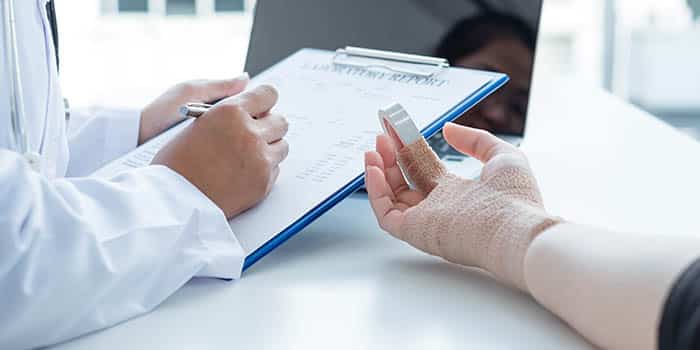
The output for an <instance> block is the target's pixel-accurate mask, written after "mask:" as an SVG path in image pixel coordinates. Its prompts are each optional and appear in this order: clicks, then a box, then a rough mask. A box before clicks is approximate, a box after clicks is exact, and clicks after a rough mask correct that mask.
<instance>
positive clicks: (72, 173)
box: [66, 108, 141, 177]
mask: <svg viewBox="0 0 700 350" xmlns="http://www.w3.org/2000/svg"><path fill="white" fill-rule="evenodd" d="M140 123H141V111H139V110H136V109H117V108H99V109H98V108H91V109H76V110H74V111H72V113H71V118H70V120H69V122H68V145H69V151H70V160H69V162H68V170H67V174H66V176H68V177H78V176H87V175H89V174H91V173H92V172H94V171H95V170H97V169H99V168H100V167H102V166H103V165H105V164H106V163H107V162H109V161H111V160H114V159H116V158H118V157H119V156H122V155H124V154H125V153H127V152H129V151H131V150H133V149H134V148H136V146H137V144H138V136H139V127H140Z"/></svg>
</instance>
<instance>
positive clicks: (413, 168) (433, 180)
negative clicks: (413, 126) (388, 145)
mask: <svg viewBox="0 0 700 350" xmlns="http://www.w3.org/2000/svg"><path fill="white" fill-rule="evenodd" d="M395 144H396V143H395ZM397 149H398V151H397V159H398V162H399V164H400V165H401V169H402V170H403V172H404V175H405V176H406V177H407V180H408V182H409V183H410V184H411V185H412V186H413V187H414V188H415V189H416V190H418V191H420V192H422V193H423V194H425V195H427V194H428V193H430V192H431V191H432V190H433V189H434V188H435V187H436V186H437V185H438V181H439V180H440V178H441V177H443V176H444V175H445V174H446V173H447V170H446V169H445V166H444V165H443V164H442V162H441V161H440V159H439V158H438V156H437V154H435V152H433V150H432V148H430V146H429V145H428V143H427V142H426V141H425V139H424V138H422V137H421V138H420V139H418V141H415V142H414V143H412V144H410V145H407V146H403V147H398V145H397Z"/></svg>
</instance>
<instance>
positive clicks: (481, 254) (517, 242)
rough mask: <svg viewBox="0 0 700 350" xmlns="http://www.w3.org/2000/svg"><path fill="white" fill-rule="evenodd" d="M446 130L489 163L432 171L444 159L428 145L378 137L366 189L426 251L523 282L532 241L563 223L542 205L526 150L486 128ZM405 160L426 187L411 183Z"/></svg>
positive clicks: (384, 220) (383, 216) (390, 225)
mask: <svg viewBox="0 0 700 350" xmlns="http://www.w3.org/2000/svg"><path fill="white" fill-rule="evenodd" d="M443 133H444V136H445V138H446V139H447V141H448V142H449V143H450V145H452V146H453V147H454V148H455V149H457V150H459V151H461V152H463V153H465V154H468V155H470V156H473V157H475V158H477V159H479V160H481V161H482V162H484V163H485V165H484V168H483V170H482V173H481V178H480V179H478V180H468V179H463V178H460V177H458V176H456V175H453V174H448V173H445V172H441V171H432V169H438V168H441V165H440V164H439V162H440V160H439V159H438V158H437V156H436V155H435V154H434V153H432V152H430V151H429V150H428V151H427V150H425V149H422V148H423V147H428V146H427V144H424V146H421V147H417V148H416V150H413V151H411V153H412V154H413V155H411V153H409V154H405V153H406V152H405V151H403V150H402V151H400V152H397V150H396V148H395V147H394V145H395V144H400V143H397V142H395V141H394V140H392V139H391V138H389V137H388V136H384V135H382V136H379V137H378V138H377V152H368V153H367V154H366V155H365V163H366V179H367V192H368V194H369V199H370V202H371V205H372V208H373V210H374V213H375V215H376V217H377V220H378V222H379V225H380V226H381V227H382V228H383V229H384V230H386V231H388V232H389V233H391V234H392V235H393V236H394V237H396V238H398V239H401V240H403V241H405V242H407V243H409V244H411V245H412V246H414V247H416V248H418V249H420V250H422V251H425V252H427V253H429V254H433V255H437V256H441V257H443V258H445V259H446V260H449V261H451V262H455V263H458V264H462V265H466V266H475V267H480V268H483V269H485V270H487V271H490V272H491V273H493V274H494V275H495V276H496V277H498V278H500V279H501V280H504V281H506V282H508V283H510V284H513V285H515V286H517V287H520V288H522V289H525V282H524V279H523V271H522V268H523V259H524V256H525V252H526V250H527V247H528V246H529V244H530V243H531V242H532V240H533V239H534V238H535V237H536V236H537V235H538V234H539V233H541V232H542V231H544V230H545V229H546V228H549V227H550V226H552V225H554V224H556V223H557V222H558V219H556V218H554V217H552V216H550V215H548V214H547V212H545V210H544V207H543V204H542V197H541V195H540V191H539V189H538V187H537V181H536V180H535V178H534V177H533V175H532V172H531V170H530V168H529V165H528V162H527V159H526V158H525V155H524V154H523V153H522V152H521V151H520V150H518V149H517V148H515V147H514V146H512V145H510V144H508V143H506V142H504V141H502V140H500V139H498V138H497V137H495V136H493V135H491V134H490V133H487V132H485V131H481V130H477V129H473V128H468V127H463V126H458V125H456V124H448V125H447V126H446V127H445V129H444V130H443ZM397 153H401V154H402V157H401V159H400V160H399V161H397ZM411 157H413V158H414V159H411ZM399 162H401V163H402V164H404V168H405V169H406V170H407V172H408V173H409V174H408V175H409V176H410V177H412V178H414V182H415V183H416V184H424V185H423V186H426V187H425V188H418V189H411V188H410V187H409V186H408V185H407V183H406V181H405V180H404V177H403V175H402V173H401V170H400V168H399V165H398V163H399ZM409 162H413V163H414V164H411V165H409V166H406V165H407V163H409ZM421 169H428V170H421ZM426 176H432V177H434V178H425V177H426ZM416 178H417V179H416ZM425 184H427V185H425ZM433 187H434V188H433Z"/></svg>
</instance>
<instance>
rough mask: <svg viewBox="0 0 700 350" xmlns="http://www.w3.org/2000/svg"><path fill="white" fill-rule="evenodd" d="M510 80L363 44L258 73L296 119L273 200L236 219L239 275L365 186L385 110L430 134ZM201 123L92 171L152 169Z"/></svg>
mask: <svg viewBox="0 0 700 350" xmlns="http://www.w3.org/2000/svg"><path fill="white" fill-rule="evenodd" d="M507 81H508V77H507V76H506V75H505V74H501V73H495V72H486V71H480V70H470V69H465V68H451V67H449V64H448V63H447V61H446V60H444V59H440V58H435V57H426V56H418V55H408V54H403V53H397V52H388V51H380V50H370V49H362V48H356V47H345V48H342V49H338V50H336V51H327V50H318V49H301V50H299V51H297V52H296V53H293V54H291V55H290V56H288V57H287V58H285V59H283V60H282V61H280V62H278V63H277V64H275V65H273V66H272V67H270V68H268V69H267V70H265V71H263V72H261V73H260V74H258V75H257V76H256V77H254V78H253V79H252V80H251V81H250V83H249V88H252V87H254V86H255V85H261V84H272V85H275V86H276V87H277V89H278V91H279V92H280V94H279V100H278V103H277V105H276V106H275V108H274V109H275V110H276V111H277V112H281V113H283V114H286V115H287V119H288V120H289V122H290V129H289V133H288V134H287V136H286V137H285V140H287V142H288V143H289V145H290V153H289V156H288V158H287V159H286V160H285V161H284V162H283V163H282V164H281V166H280V167H281V172H280V175H279V177H278V179H277V182H276V183H275V186H274V187H273V189H272V191H271V192H270V194H269V195H268V197H267V198H266V199H265V200H264V201H262V202H261V203H259V204H258V205H256V206H255V207H253V208H250V209H249V210H247V211H245V212H243V213H241V214H239V215H238V216H236V217H235V218H233V219H231V220H230V221H229V226H230V227H231V231H232V232H233V234H234V236H235V239H233V241H235V242H236V243H237V245H238V246H237V247H236V248H237V249H236V250H237V251H239V252H240V255H239V256H238V257H236V260H235V264H231V265H232V266H231V268H232V270H233V271H232V272H233V273H232V274H231V275H232V276H234V278H237V277H238V276H240V274H242V273H243V272H244V271H245V270H247V269H249V268H250V267H251V266H253V265H254V264H255V263H256V262H258V261H259V260H260V259H261V258H262V257H264V256H265V255H267V254H269V253H270V252H271V251H273V250H274V249H276V248H277V247H279V246H280V245H281V244H282V243H284V242H285V241H286V240H288V239H289V238H291V237H292V236H294V235H296V234H297V233H299V232H300V231H301V230H303V229H304V228H305V227H306V226H308V225H309V224H311V223H312V222H313V221H314V220H316V219H317V218H318V217H319V216H321V215H322V214H323V213H325V212H326V211H328V210H329V209H331V208H332V207H334V206H335V205H336V204H338V203H339V202H340V201H341V200H343V199H345V198H346V197H348V196H350V195H351V194H352V193H353V192H355V191H356V190H358V189H359V188H360V187H362V185H363V184H364V171H363V170H364V167H363V166H362V157H363V154H364V151H367V150H369V149H373V148H374V140H375V137H376V135H377V134H379V133H381V127H380V125H379V124H378V123H377V122H376V116H377V111H378V110H379V109H380V108H383V107H386V106H387V105H389V104H391V103H395V102H398V103H401V104H402V105H404V106H405V107H406V109H407V111H408V113H410V115H411V116H412V117H413V120H414V121H415V122H416V125H417V126H418V129H420V132H421V134H422V135H423V136H424V137H426V138H427V137H430V136H432V135H433V134H435V133H436V132H437V131H438V130H440V129H441V128H442V126H443V125H444V124H445V123H446V122H448V121H452V120H454V119H456V118H457V117H459V116H461V115H462V114H463V113H464V112H466V111H467V110H469V109H470V108H472V107H473V106H475V105H476V104H477V103H479V102H480V101H481V100H483V99H484V98H486V97H487V96H488V95H490V94H491V93H493V92H494V91H496V90H497V89H498V88H500V87H501V86H503V85H504V84H505V83H506V82H507ZM193 122H194V121H193V120H192V119H187V120H185V121H183V122H181V123H180V124H177V125H175V126H173V127H172V128H170V129H169V130H167V131H165V132H164V133H162V134H161V135H158V136H157V137H155V138H153V139H152V140H150V141H148V142H146V143H145V144H144V145H142V146H139V147H138V148H136V149H135V150H133V151H131V152H129V153H127V154H126V155H124V156H122V157H120V158H119V159H117V160H114V161H112V162H110V163H109V164H107V165H105V166H104V167H103V168H101V169H99V170H98V171H96V172H95V173H94V174H93V176H97V177H103V178H111V177H113V176H115V175H116V174H117V173H120V172H122V171H127V170H129V169H133V168H136V167H143V166H147V165H149V164H150V163H151V161H152V160H153V158H154V157H155V155H156V154H157V153H158V151H159V150H160V149H161V148H162V147H163V146H164V145H165V144H167V143H168V142H169V141H170V140H171V139H172V138H174V137H176V136H177V135H178V134H179V133H180V132H181V131H182V130H183V129H185V128H186V127H187V126H188V125H189V124H190V123H193ZM319 164H321V165H319ZM300 189H301V190H300Z"/></svg>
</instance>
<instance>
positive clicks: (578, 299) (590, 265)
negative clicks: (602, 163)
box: [524, 224, 700, 349]
mask: <svg viewBox="0 0 700 350" xmlns="http://www.w3.org/2000/svg"><path fill="white" fill-rule="evenodd" d="M699 255H700V239H698V238H692V237H678V236H661V235H659V236H642V235H631V234H621V233H614V232H606V231H603V230H599V229H595V228H591V227H586V226H579V225H574V224H560V225H557V226H554V227H552V228H550V229H549V230H547V231H545V232H543V233H542V234H541V235H540V236H539V237H537V238H536V239H535V240H534V242H533V243H532V245H531V247H530V248H529V250H528V253H527V256H526V259H525V266H524V269H525V281H526V283H527V286H528V289H529V290H530V292H531V293H532V295H533V297H534V298H535V299H536V300H537V301H538V302H540V303H541V304H542V305H544V306H545V307H546V308H548V309H549V310H550V311H552V312H553V313H555V314H556V315H558V316H559V317H561V318H562V319H563V320H565V321H566V322H567V323H569V324H570V325H571V326H572V327H573V328H575V329H576V330H577V331H579V332H580V333H581V334H582V335H583V336H584V337H586V338H587V339H588V340H589V341H591V342H592V343H594V344H596V345H598V346H601V347H603V348H606V349H655V348H657V345H656V344H657V339H658V327H659V322H660V319H661V313H662V311H663V308H664V305H665V302H666V297H667V295H668V294H669V292H670V290H671V289H672V287H673V286H674V283H675V282H676V280H677V279H678V277H679V276H680V275H681V274H682V273H683V272H684V271H685V270H686V268H687V267H688V266H689V265H690V264H691V263H692V262H693V261H694V260H695V259H697V258H698V256H699Z"/></svg>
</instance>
